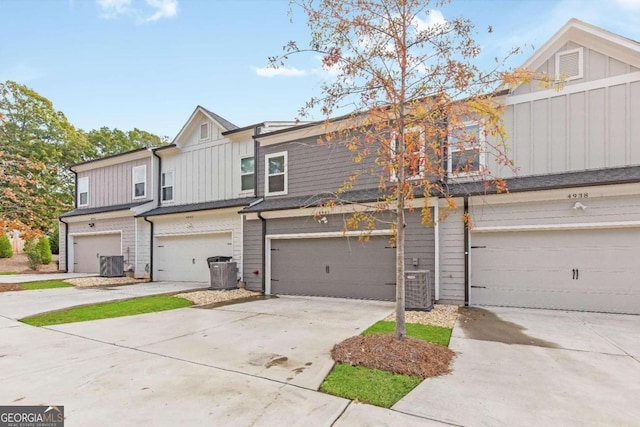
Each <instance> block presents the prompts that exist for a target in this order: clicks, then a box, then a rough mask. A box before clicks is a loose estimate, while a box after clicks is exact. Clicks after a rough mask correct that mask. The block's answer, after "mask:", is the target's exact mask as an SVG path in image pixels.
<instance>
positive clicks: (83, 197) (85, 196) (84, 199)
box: [78, 176, 89, 206]
mask: <svg viewBox="0 0 640 427" xmlns="http://www.w3.org/2000/svg"><path fill="white" fill-rule="evenodd" d="M88 204H89V177H88V176H85V177H84V178H79V179H78V206H87V205H88Z"/></svg>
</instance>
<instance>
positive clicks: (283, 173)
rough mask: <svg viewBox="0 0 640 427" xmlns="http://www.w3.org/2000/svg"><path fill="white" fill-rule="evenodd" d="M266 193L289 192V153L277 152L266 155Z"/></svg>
mask: <svg viewBox="0 0 640 427" xmlns="http://www.w3.org/2000/svg"><path fill="white" fill-rule="evenodd" d="M264 160H265V171H266V179H265V183H266V191H265V192H266V194H267V195H278V194H287V153H286V152H284V153H275V154H270V155H268V156H266V157H265V159H264Z"/></svg>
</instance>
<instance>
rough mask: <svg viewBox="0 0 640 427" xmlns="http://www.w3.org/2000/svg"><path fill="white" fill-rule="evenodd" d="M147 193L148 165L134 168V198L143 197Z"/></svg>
mask: <svg viewBox="0 0 640 427" xmlns="http://www.w3.org/2000/svg"><path fill="white" fill-rule="evenodd" d="M146 195H147V166H146V165H142V166H136V167H135V168H133V198H134V199H142V198H144V197H146Z"/></svg>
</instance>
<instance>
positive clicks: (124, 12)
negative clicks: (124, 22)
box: [96, 0, 178, 24]
mask: <svg viewBox="0 0 640 427" xmlns="http://www.w3.org/2000/svg"><path fill="white" fill-rule="evenodd" d="M96 4H97V5H98V7H100V9H101V11H102V17H104V18H107V19H111V18H118V17H120V16H128V17H131V18H134V19H135V20H136V22H137V23H139V24H144V23H147V22H154V21H158V20H160V19H165V18H173V17H174V16H176V15H177V13H178V0H144V3H142V2H141V1H137V3H136V4H135V5H134V0H96Z"/></svg>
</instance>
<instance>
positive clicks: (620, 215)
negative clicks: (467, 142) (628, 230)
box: [469, 188, 640, 227]
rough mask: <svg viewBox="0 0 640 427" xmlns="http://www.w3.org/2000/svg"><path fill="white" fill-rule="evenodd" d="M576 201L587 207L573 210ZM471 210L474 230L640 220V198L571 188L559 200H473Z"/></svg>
mask: <svg viewBox="0 0 640 427" xmlns="http://www.w3.org/2000/svg"><path fill="white" fill-rule="evenodd" d="M573 194H587V195H588V197H587V198H581V199H572V198H569V197H568V196H570V195H573ZM503 197H504V198H505V199H507V198H508V197H509V196H508V195H504V196H503ZM576 201H580V202H581V203H582V204H584V205H586V207H587V208H586V209H585V210H582V209H573V206H574V204H575V203H576ZM469 211H470V213H471V215H472V221H473V225H474V227H505V226H526V225H558V224H592V223H600V222H602V223H605V222H627V221H640V195H634V196H607V190H606V189H600V188H598V189H595V188H591V189H590V188H583V189H567V190H566V194H565V193H561V194H559V195H558V196H557V198H556V199H555V200H544V201H522V202H519V203H505V204H484V203H483V201H482V200H481V198H472V203H471V206H470V208H469Z"/></svg>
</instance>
